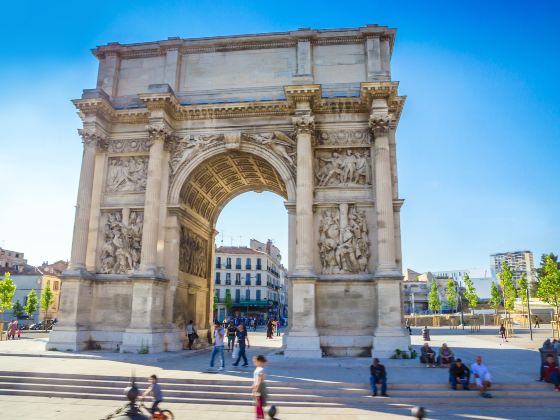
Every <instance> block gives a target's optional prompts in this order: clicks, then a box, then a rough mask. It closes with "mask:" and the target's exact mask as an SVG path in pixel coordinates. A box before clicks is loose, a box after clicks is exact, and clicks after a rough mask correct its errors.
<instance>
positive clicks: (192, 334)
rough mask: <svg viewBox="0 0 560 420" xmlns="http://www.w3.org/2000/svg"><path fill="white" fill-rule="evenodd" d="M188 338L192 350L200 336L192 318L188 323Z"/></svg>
mask: <svg viewBox="0 0 560 420" xmlns="http://www.w3.org/2000/svg"><path fill="white" fill-rule="evenodd" d="M186 333H187V338H188V339H189V350H192V346H193V344H194V341H195V340H196V339H197V338H198V334H197V333H196V328H195V327H194V324H193V321H192V319H191V320H190V321H189V323H188V324H187V329H186Z"/></svg>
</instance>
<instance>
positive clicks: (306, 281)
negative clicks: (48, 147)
mask: <svg viewBox="0 0 560 420" xmlns="http://www.w3.org/2000/svg"><path fill="white" fill-rule="evenodd" d="M394 39H395V30H394V29H390V28H387V27H382V26H378V25H368V26H365V27H361V28H355V29H335V30H312V29H300V30H297V31H293V32H283V33H270V34H257V35H241V36H231V37H215V38H200V39H180V38H169V39H167V40H165V41H157V42H147V43H141V44H130V45H122V44H119V43H110V44H108V45H104V46H101V47H97V48H95V49H94V50H93V53H94V55H95V56H96V57H97V58H98V60H99V74H98V79H97V87H96V88H95V89H86V90H84V92H83V95H82V97H81V99H77V100H75V101H74V104H75V106H76V107H77V109H78V111H79V115H80V117H81V119H82V121H83V128H82V129H81V130H79V133H80V136H81V138H82V141H83V145H84V152H83V158H82V167H81V173H80V182H79V191H78V203H77V208H76V218H75V223H74V236H73V243H72V253H71V266H70V268H69V270H68V271H67V272H66V273H64V281H63V288H62V295H61V306H60V315H59V320H60V322H59V324H58V325H57V327H56V328H55V330H54V331H53V332H52V334H51V336H50V339H49V344H48V347H50V348H57V349H58V350H63V351H64V350H68V349H71V350H79V349H84V348H88V347H90V348H91V347H92V346H94V347H95V348H104V349H113V350H116V349H119V350H120V351H123V352H125V351H132V352H135V351H143V350H145V351H150V352H159V351H166V350H169V351H170V350H177V349H180V348H181V347H182V340H183V339H184V333H183V328H184V325H185V322H188V320H190V319H193V320H194V321H195V323H196V325H197V327H198V332H199V335H200V336H201V337H202V338H205V337H206V333H207V332H209V330H210V329H211V323H212V319H213V294H214V291H213V278H214V264H213V254H214V238H215V235H216V230H215V226H216V220H217V217H218V215H219V214H220V211H221V209H222V208H223V207H224V206H225V205H226V204H227V203H228V202H229V201H230V200H231V199H232V198H233V197H235V196H237V195H239V194H241V193H244V192H246V191H265V190H266V191H272V192H275V193H276V194H279V195H280V196H282V197H283V198H284V199H285V207H286V211H287V212H288V220H289V223H288V226H287V229H288V232H289V256H288V257H289V258H288V259H289V267H288V269H289V308H290V317H289V324H290V325H289V329H288V332H287V334H286V337H285V355H286V356H287V357H321V355H322V354H327V355H335V356H336V355H356V356H357V355H371V354H372V352H373V354H375V355H379V356H381V357H386V356H388V355H389V354H390V353H392V352H393V351H394V349H395V348H397V347H400V348H406V346H407V345H408V343H409V338H408V335H406V334H404V332H403V328H402V304H401V296H400V294H401V288H400V282H401V245H400V236H401V234H400V225H399V220H400V216H399V212H400V208H401V205H402V202H403V201H402V200H401V199H400V198H399V195H398V184H397V166H396V152H395V131H396V128H397V124H398V121H399V117H400V115H401V110H402V107H403V104H404V99H405V98H404V97H402V96H399V95H398V93H397V86H398V83H397V82H394V81H392V80H391V71H390V60H391V55H392V51H393V45H394ZM271 223H274V221H273V220H271Z"/></svg>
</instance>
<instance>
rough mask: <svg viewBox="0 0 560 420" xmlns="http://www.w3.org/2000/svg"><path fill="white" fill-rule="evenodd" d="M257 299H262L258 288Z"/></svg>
mask: <svg viewBox="0 0 560 420" xmlns="http://www.w3.org/2000/svg"><path fill="white" fill-rule="evenodd" d="M255 299H256V300H261V291H260V290H257V296H255Z"/></svg>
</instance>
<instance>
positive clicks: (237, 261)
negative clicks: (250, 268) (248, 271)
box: [235, 257, 241, 270]
mask: <svg viewBox="0 0 560 420" xmlns="http://www.w3.org/2000/svg"><path fill="white" fill-rule="evenodd" d="M235 269H236V270H241V258H240V257H238V258H236V259H235Z"/></svg>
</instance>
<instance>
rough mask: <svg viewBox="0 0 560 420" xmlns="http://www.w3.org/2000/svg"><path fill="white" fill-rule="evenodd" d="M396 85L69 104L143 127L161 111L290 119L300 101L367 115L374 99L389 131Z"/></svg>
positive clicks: (177, 115)
mask: <svg viewBox="0 0 560 420" xmlns="http://www.w3.org/2000/svg"><path fill="white" fill-rule="evenodd" d="M397 89H398V83H397V82H367V83H362V85H361V90H360V96H359V97H341V98H322V97H321V85H317V84H316V85H293V86H285V88H284V91H285V94H286V99H285V100H275V101H248V102H223V103H211V104H194V105H183V104H181V103H180V102H179V100H178V98H177V97H176V96H175V94H174V93H173V92H172V91H167V92H155V93H145V94H140V95H139V99H140V102H141V103H142V104H143V105H144V107H142V108H126V109H115V108H113V106H112V104H111V102H110V101H109V99H108V98H107V97H106V96H104V95H97V96H95V97H86V98H82V99H76V100H74V101H72V102H73V103H74V105H75V106H76V108H77V109H78V111H79V113H80V116H81V117H82V119H84V118H85V117H86V116H87V115H88V114H89V115H91V114H94V115H101V116H102V117H103V118H104V119H106V120H107V121H108V122H111V123H126V124H147V123H148V121H149V117H150V114H151V113H152V112H153V111H157V110H161V111H164V112H165V113H166V114H167V115H169V117H170V118H171V119H172V120H175V121H185V120H204V119H220V118H244V117H261V116H290V115H293V113H294V112H295V110H296V108H297V103H298V102H301V101H305V102H309V103H310V107H311V110H312V112H313V113H314V114H336V113H369V109H370V106H371V102H372V100H373V99H374V98H386V99H387V104H388V107H389V109H388V111H389V113H390V114H391V115H392V124H393V128H394V127H395V126H396V124H397V123H398V120H399V118H400V115H401V112H402V109H403V106H404V103H405V100H406V97H405V96H398V95H397Z"/></svg>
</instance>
